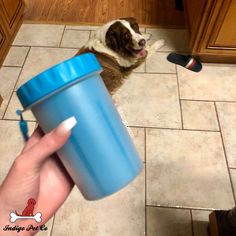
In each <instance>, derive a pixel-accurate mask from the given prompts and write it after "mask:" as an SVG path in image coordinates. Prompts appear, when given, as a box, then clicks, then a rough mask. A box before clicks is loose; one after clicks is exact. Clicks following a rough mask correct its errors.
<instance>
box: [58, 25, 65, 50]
mask: <svg viewBox="0 0 236 236" xmlns="http://www.w3.org/2000/svg"><path fill="white" fill-rule="evenodd" d="M65 30H66V25H64V29H63V32H62V35H61V40H60V42H59V46H58V47H59V48H60V47H61V43H62V40H63V37H64V34H65Z"/></svg>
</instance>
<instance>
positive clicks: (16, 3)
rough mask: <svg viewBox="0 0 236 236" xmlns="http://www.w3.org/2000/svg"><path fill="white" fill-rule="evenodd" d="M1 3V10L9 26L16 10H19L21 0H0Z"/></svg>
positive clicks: (16, 12)
mask: <svg viewBox="0 0 236 236" xmlns="http://www.w3.org/2000/svg"><path fill="white" fill-rule="evenodd" d="M0 3H1V5H2V8H3V12H4V14H5V19H6V20H7V22H8V24H9V26H10V27H11V26H12V24H13V22H14V19H15V17H16V16H17V14H18V11H19V10H20V7H21V5H22V1H21V0H1V2H0Z"/></svg>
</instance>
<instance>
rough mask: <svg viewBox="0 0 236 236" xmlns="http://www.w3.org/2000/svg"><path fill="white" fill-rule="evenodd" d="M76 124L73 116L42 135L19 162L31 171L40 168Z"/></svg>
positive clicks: (59, 146) (64, 140) (68, 135)
mask: <svg viewBox="0 0 236 236" xmlns="http://www.w3.org/2000/svg"><path fill="white" fill-rule="evenodd" d="M76 123H77V121H76V119H75V117H74V116H73V117H70V118H68V119H66V120H64V121H63V122H62V123H61V124H59V125H58V126H57V127H56V128H55V129H54V130H52V131H51V132H50V133H48V134H46V135H44V136H43V137H42V138H41V139H40V140H39V141H38V142H37V143H36V144H34V145H33V146H32V147H31V148H30V149H28V150H27V151H26V152H24V153H23V154H22V157H21V162H24V163H25V164H26V165H27V166H28V167H30V168H31V169H32V168H33V169H34V168H40V167H41V165H42V164H43V162H44V161H45V160H46V159H47V158H48V157H49V156H50V155H52V154H53V153H54V152H56V151H57V150H59V149H60V148H61V147H62V146H63V145H64V144H65V143H66V141H67V140H68V138H69V137H70V135H71V129H72V128H73V127H74V126H75V125H76Z"/></svg>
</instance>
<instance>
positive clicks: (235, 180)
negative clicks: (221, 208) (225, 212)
mask: <svg viewBox="0 0 236 236" xmlns="http://www.w3.org/2000/svg"><path fill="white" fill-rule="evenodd" d="M230 175H231V178H232V184H233V189H234V194H235V195H236V169H230ZM232 207H233V206H232Z"/></svg>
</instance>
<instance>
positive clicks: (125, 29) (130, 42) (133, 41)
mask: <svg viewBox="0 0 236 236" xmlns="http://www.w3.org/2000/svg"><path fill="white" fill-rule="evenodd" d="M105 41H106V45H107V47H109V48H110V49H112V50H113V51H115V52H117V53H119V54H121V55H123V56H124V55H127V56H137V55H138V54H139V53H140V52H142V51H143V50H144V47H145V45H146V41H145V39H144V37H143V36H142V35H141V33H140V31H139V26H138V24H137V22H136V20H135V19H134V18H123V19H119V20H117V21H114V22H113V23H112V24H111V25H110V27H109V28H108V30H107V32H106V35H105Z"/></svg>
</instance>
